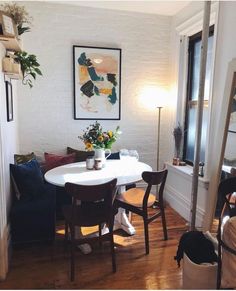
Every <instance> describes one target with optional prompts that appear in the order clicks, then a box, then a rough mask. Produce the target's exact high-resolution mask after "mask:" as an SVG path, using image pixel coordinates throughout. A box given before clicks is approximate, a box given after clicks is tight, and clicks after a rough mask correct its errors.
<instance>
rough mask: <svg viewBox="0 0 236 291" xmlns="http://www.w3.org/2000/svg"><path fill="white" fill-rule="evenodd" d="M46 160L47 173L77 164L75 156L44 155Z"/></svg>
mask: <svg viewBox="0 0 236 291" xmlns="http://www.w3.org/2000/svg"><path fill="white" fill-rule="evenodd" d="M44 158H45V171H46V172H47V171H49V170H51V169H53V168H56V167H59V166H62V165H65V164H70V163H75V154H70V155H65V156H59V155H55V154H49V153H44Z"/></svg>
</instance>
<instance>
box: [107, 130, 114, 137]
mask: <svg viewBox="0 0 236 291" xmlns="http://www.w3.org/2000/svg"><path fill="white" fill-rule="evenodd" d="M107 134H108V135H109V137H110V138H111V137H112V136H113V132H112V131H111V130H108V132H107Z"/></svg>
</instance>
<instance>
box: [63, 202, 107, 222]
mask: <svg viewBox="0 0 236 291" xmlns="http://www.w3.org/2000/svg"><path fill="white" fill-rule="evenodd" d="M98 203H99V202H98ZM95 204H97V203H94V202H93V203H86V205H84V204H82V205H78V206H77V207H76V216H75V217H74V224H75V225H78V226H95V225H98V224H99V223H103V222H106V221H108V219H109V218H108V217H107V214H106V211H105V209H104V204H102V203H101V205H100V207H99V208H98V207H97V205H95ZM62 211H63V215H64V217H65V219H66V221H67V222H68V223H72V214H73V206H72V205H64V206H63V208H62Z"/></svg>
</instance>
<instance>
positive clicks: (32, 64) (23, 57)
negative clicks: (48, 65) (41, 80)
mask: <svg viewBox="0 0 236 291" xmlns="http://www.w3.org/2000/svg"><path fill="white" fill-rule="evenodd" d="M14 60H15V62H17V63H19V64H20V66H21V71H22V75H23V80H22V83H23V84H24V85H29V87H30V88H32V87H33V83H32V78H33V79H34V80H35V79H36V76H37V75H40V76H42V72H41V70H40V69H39V66H40V64H39V63H38V62H37V59H36V56H35V55H31V54H28V53H27V52H25V51H23V52H15V53H14Z"/></svg>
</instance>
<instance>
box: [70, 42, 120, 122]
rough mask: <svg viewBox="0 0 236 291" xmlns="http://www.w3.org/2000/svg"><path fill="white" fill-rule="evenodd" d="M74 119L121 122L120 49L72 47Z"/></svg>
mask: <svg viewBox="0 0 236 291" xmlns="http://www.w3.org/2000/svg"><path fill="white" fill-rule="evenodd" d="M73 70H74V72H73V73H74V119H88V120H89V119H90V120H99V119H100V120H119V119H120V105H121V93H120V92H121V49H118V48H103V47H88V46H73Z"/></svg>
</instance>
